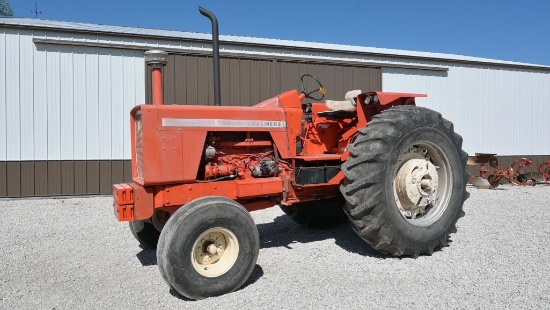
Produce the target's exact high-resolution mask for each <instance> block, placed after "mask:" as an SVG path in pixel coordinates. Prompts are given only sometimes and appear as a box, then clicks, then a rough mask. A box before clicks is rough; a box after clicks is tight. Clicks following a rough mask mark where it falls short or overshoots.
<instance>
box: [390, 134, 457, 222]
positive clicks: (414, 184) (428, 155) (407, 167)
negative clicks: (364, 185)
mask: <svg viewBox="0 0 550 310" xmlns="http://www.w3.org/2000/svg"><path fill="white" fill-rule="evenodd" d="M451 169H452V167H451V165H450V162H449V159H448V158H447V156H446V155H445V153H444V152H443V151H442V150H441V148H439V147H438V146H437V145H436V144H435V143H433V142H430V141H422V142H417V143H414V145H411V146H410V147H409V148H407V149H406V151H405V152H403V154H401V156H400V157H399V161H398V164H397V169H396V175H395V177H394V181H393V192H394V197H395V203H396V205H397V208H398V209H399V212H400V213H401V215H402V216H403V218H404V219H405V220H406V221H407V222H408V223H409V224H411V225H414V226H418V227H425V226H429V225H431V224H433V223H435V222H436V221H437V220H438V219H439V218H440V217H441V216H442V215H443V213H444V212H445V210H446V209H447V206H448V204H449V200H450V197H451V194H452V184H453V180H452V173H451Z"/></svg>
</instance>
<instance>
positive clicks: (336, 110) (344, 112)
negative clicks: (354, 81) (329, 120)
mask: <svg viewBox="0 0 550 310" xmlns="http://www.w3.org/2000/svg"><path fill="white" fill-rule="evenodd" d="M361 93H362V92H361V90H358V89H357V90H350V91H348V92H347V93H346V96H345V98H346V100H341V101H338V100H326V101H325V104H326V105H327V108H328V109H329V110H330V111H325V112H319V113H317V116H319V117H334V118H350V117H354V116H355V109H356V108H355V106H356V105H357V103H356V102H355V100H356V99H357V96H358V95H359V94H361Z"/></svg>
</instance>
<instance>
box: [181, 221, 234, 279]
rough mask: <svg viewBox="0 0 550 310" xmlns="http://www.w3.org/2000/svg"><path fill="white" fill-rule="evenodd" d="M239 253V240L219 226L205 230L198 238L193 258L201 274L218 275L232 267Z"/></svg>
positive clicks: (193, 262) (194, 264)
mask: <svg viewBox="0 0 550 310" xmlns="http://www.w3.org/2000/svg"><path fill="white" fill-rule="evenodd" d="M238 254H239V242H238V241H237V238H236V237H235V235H234V234H233V233H232V232H231V231H229V230H227V229H224V228H220V227H218V228H212V229H209V230H207V231H205V232H204V233H202V234H201V235H200V236H199V238H197V241H195V245H194V247H193V253H192V254H191V260H192V264H193V267H194V268H195V270H196V271H197V272H198V273H199V274H201V275H203V276H205V277H217V276H220V275H222V274H224V273H225V272H227V271H228V270H229V269H231V267H232V266H233V264H235V261H236V260H237V257H238Z"/></svg>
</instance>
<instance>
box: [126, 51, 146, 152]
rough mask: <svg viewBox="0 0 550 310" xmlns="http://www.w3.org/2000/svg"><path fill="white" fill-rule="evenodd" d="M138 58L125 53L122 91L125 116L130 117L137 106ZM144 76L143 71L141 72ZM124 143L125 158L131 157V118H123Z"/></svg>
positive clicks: (133, 53) (133, 52) (134, 54)
mask: <svg viewBox="0 0 550 310" xmlns="http://www.w3.org/2000/svg"><path fill="white" fill-rule="evenodd" d="M135 56H136V52H135V51H124V58H123V69H122V72H123V74H124V75H123V87H122V91H123V92H124V101H123V106H124V112H123V113H124V114H126V115H128V116H129V115H130V110H131V109H132V108H133V107H134V106H136V105H137V104H139V103H137V100H136V99H137V98H136V87H137V85H135V79H134V78H135V74H136V65H135V61H134V57H135ZM139 72H141V73H142V74H143V71H139ZM141 99H142V98H140V100H141ZM122 132H123V143H124V158H130V157H131V150H130V118H129V117H125V118H123V131H122Z"/></svg>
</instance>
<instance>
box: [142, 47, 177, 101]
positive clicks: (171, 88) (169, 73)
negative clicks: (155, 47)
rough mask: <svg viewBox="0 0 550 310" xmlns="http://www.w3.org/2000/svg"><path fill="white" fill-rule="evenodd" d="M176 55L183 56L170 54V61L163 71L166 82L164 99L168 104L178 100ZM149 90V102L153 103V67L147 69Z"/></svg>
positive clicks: (164, 81)
mask: <svg viewBox="0 0 550 310" xmlns="http://www.w3.org/2000/svg"><path fill="white" fill-rule="evenodd" d="M176 57H182V56H180V55H169V56H168V63H167V65H166V67H164V71H163V83H164V85H163V86H164V101H165V102H166V103H167V104H174V103H177V102H176V97H175V95H176V72H177V71H178V70H177V68H176ZM146 81H147V85H146V86H147V91H148V93H149V95H148V99H149V101H148V103H151V102H152V101H153V93H152V89H151V87H152V85H151V69H150V68H148V70H147V79H146Z"/></svg>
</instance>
